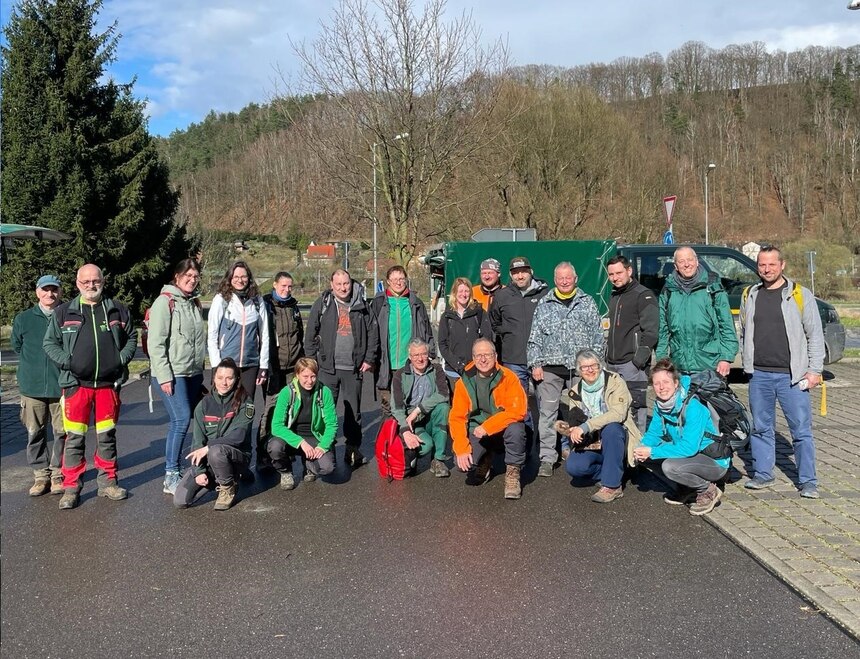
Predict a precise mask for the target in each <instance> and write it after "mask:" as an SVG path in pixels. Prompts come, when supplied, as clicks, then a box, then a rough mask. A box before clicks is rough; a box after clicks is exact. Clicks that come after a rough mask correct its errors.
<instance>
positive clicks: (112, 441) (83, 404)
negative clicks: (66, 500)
mask: <svg viewBox="0 0 860 659" xmlns="http://www.w3.org/2000/svg"><path fill="white" fill-rule="evenodd" d="M119 407H120V401H119V393H118V392H117V391H116V390H115V389H114V388H113V387H99V388H98V389H93V388H91V387H82V386H79V387H70V388H69V389H64V390H63V425H64V426H65V429H66V446H65V448H64V450H63V488H64V489H67V490H69V489H71V490H76V491H80V489H81V487H82V485H81V476H83V474H84V472H85V471H86V469H87V460H86V456H85V453H84V451H85V448H86V445H85V441H86V436H87V430H88V428H89V422H90V418H91V416H94V418H95V426H96V439H97V444H96V454H95V457H94V459H93V462H94V463H95V466H96V469H98V477H97V482H98V484H99V487H105V486H107V485H108V484H109V483H110V482H116V471H117V461H116V423H117V420H118V419H119Z"/></svg>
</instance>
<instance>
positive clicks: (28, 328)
mask: <svg viewBox="0 0 860 659" xmlns="http://www.w3.org/2000/svg"><path fill="white" fill-rule="evenodd" d="M61 297H62V287H61V285H60V280H59V279H57V277H55V276H54V275H43V276H42V277H40V278H39V281H38V282H36V299H37V300H38V301H39V302H38V304H36V305H34V306H33V307H31V308H30V309H27V310H26V311H22V312H21V313H19V314H18V315H17V316H15V320H14V321H13V323H12V349H13V350H14V351H15V352H16V353H18V355H20V361H19V362H18V390H19V392H20V394H21V422H22V423H23V424H24V427H25V428H26V429H27V464H29V465H30V467H32V469H33V477H34V478H35V482H34V483H33V487H31V488H30V492H29V494H30V496H31V497H38V496H41V495H43V494H45V493H47V492H48V491H49V490H50V492H51V494H62V493H63V473H62V471H61V467H62V461H63V445H64V443H65V440H66V431H65V430H64V428H63V410H62V408H61V407H60V395H61V393H62V392H61V391H60V385H59V378H60V371H59V369H58V368H57V366H56V364H54V363H53V362H52V361H51V360H50V359H48V355H46V354H45V349H44V348H43V347H42V340H43V339H44V338H45V331H46V330H47V329H48V323H49V322H50V320H51V317H52V316H53V315H54V309H56V308H57V305H59V304H60V298H61ZM49 416H50V423H51V427H52V429H53V431H54V432H53V435H54V441H53V442H52V443H51V444H50V445H49V444H48V418H49Z"/></svg>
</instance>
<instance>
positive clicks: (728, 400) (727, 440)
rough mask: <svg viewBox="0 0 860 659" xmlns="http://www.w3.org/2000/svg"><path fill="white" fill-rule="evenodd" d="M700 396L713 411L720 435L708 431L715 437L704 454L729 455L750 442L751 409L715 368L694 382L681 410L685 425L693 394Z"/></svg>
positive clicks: (717, 458)
mask: <svg viewBox="0 0 860 659" xmlns="http://www.w3.org/2000/svg"><path fill="white" fill-rule="evenodd" d="M694 396H695V397H696V398H698V399H699V402H701V403H702V404H703V405H704V406H705V407H707V408H708V411H709V412H710V413H711V420H712V421H713V423H714V427H715V428H717V430H718V431H719V435H715V434H713V433H705V437H708V438H710V439H712V440H714V441H713V444H710V445H708V446H707V448H705V449H704V450H703V451H702V455H707V456H708V457H709V458H713V459H714V460H719V459H721V458H729V457H731V456H732V453H734V452H737V451H741V450H743V449H744V448H746V447H747V445H748V444H749V441H750V440H749V436H750V433H752V430H753V425H752V420H751V419H750V414H749V411H748V410H747V408H746V406H745V405H744V404H743V403H742V402H741V401H740V400H739V399H738V397H737V396H736V395H735V392H734V391H732V390H731V387H729V385H728V383H727V382H726V381H725V380H724V379H723V378H721V377H720V376H719V375H717V374H716V373H715V372H714V371H706V372H704V373H701V374H699V375H698V376H696V377H695V378H694V379H693V380H692V381H691V382H690V388H689V390H688V391H687V396H686V398H684V402H683V403H682V404H681V410H680V412H679V413H678V423H679V424H680V425H681V426H683V425H684V412H685V411H686V408H687V403H689V402H690V399H691V398H693V397H694Z"/></svg>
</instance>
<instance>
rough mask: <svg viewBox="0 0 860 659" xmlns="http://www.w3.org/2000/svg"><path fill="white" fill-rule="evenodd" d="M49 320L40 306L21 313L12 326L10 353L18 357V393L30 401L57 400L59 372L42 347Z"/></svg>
mask: <svg viewBox="0 0 860 659" xmlns="http://www.w3.org/2000/svg"><path fill="white" fill-rule="evenodd" d="M49 323H50V320H49V319H48V317H47V316H46V315H45V314H44V313H42V310H41V309H40V308H39V305H38V304H37V305H36V306H34V307H32V308H31V309H27V310H26V311H22V312H21V313H19V314H18V315H17V316H15V320H14V322H13V323H12V350H14V351H15V352H16V353H18V354H19V355H20V361H19V363H18V389H19V390H20V391H21V394H22V395H23V396H29V397H30V398H59V397H60V396H61V395H62V391H61V390H60V384H59V380H60V369H58V368H57V365H56V364H54V362H52V361H51V360H50V359H48V355H46V354H45V349H44V348H43V347H42V343H43V341H44V339H45V332H46V331H47V329H48V325H49Z"/></svg>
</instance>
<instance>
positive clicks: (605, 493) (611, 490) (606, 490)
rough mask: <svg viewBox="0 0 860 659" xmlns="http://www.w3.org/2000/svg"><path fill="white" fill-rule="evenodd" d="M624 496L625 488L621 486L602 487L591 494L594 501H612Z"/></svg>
mask: <svg viewBox="0 0 860 659" xmlns="http://www.w3.org/2000/svg"><path fill="white" fill-rule="evenodd" d="M623 496H624V490H622V489H621V488H620V487H601V488H600V489H599V490H597V492H595V493H594V494H592V495H591V500H592V501H594V503H612V502H613V501H615V500H616V499H620V498H621V497H623Z"/></svg>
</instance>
